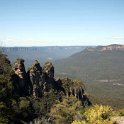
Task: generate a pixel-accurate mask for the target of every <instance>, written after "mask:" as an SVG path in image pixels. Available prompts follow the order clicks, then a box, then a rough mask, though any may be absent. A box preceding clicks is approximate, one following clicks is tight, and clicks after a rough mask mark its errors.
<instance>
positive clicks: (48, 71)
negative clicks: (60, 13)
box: [13, 59, 91, 106]
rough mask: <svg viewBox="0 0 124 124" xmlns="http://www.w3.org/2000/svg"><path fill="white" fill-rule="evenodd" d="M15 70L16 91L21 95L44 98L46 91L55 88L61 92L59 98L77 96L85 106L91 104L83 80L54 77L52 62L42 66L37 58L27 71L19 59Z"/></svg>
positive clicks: (58, 92) (15, 64)
mask: <svg viewBox="0 0 124 124" xmlns="http://www.w3.org/2000/svg"><path fill="white" fill-rule="evenodd" d="M13 70H14V73H15V74H14V75H13V82H14V83H13V84H14V89H15V90H14V92H15V93H16V94H18V95H19V96H24V95H32V96H34V97H35V98H42V97H43V96H44V94H45V93H46V92H49V91H51V90H54V91H55V92H56V93H57V94H60V95H58V99H62V97H63V95H66V96H68V97H70V96H75V97H76V98H77V99H79V100H81V102H82V105H83V106H87V105H90V104H91V103H90V101H89V99H88V98H87V96H86V95H85V94H84V86H83V84H82V82H81V81H79V80H71V79H69V78H65V79H58V80H56V79H55V78H54V66H53V64H52V63H51V62H46V63H45V64H44V65H43V68H42V67H41V66H40V63H39V62H38V61H37V60H35V62H34V63H33V64H32V65H31V66H30V67H29V69H28V72H27V73H26V71H25V66H24V60H23V59H17V60H16V62H15V63H14V66H13Z"/></svg>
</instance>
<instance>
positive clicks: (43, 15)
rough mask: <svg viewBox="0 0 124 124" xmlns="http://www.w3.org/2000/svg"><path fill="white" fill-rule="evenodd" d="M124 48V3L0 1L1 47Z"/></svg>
mask: <svg viewBox="0 0 124 124" xmlns="http://www.w3.org/2000/svg"><path fill="white" fill-rule="evenodd" d="M113 43H117V44H124V0H0V45H3V46H54V45H55V46H61V45H107V44H113Z"/></svg>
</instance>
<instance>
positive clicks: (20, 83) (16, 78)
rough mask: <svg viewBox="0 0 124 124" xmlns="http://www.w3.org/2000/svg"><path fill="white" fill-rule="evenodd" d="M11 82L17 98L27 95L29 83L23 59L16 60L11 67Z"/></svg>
mask: <svg viewBox="0 0 124 124" xmlns="http://www.w3.org/2000/svg"><path fill="white" fill-rule="evenodd" d="M13 71H14V73H15V74H13V75H12V81H13V86H14V91H13V92H14V93H15V94H18V95H19V96H25V95H28V94H29V81H28V76H27V73H26V71H25V65H24V60H23V59H17V60H16V62H15V63H14V65H13Z"/></svg>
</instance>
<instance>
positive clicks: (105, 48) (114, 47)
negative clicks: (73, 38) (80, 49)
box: [86, 44, 124, 51]
mask: <svg viewBox="0 0 124 124" xmlns="http://www.w3.org/2000/svg"><path fill="white" fill-rule="evenodd" d="M86 50H87V51H112V50H118V51H124V45H119V44H112V45H108V46H98V47H96V48H87V49H86Z"/></svg>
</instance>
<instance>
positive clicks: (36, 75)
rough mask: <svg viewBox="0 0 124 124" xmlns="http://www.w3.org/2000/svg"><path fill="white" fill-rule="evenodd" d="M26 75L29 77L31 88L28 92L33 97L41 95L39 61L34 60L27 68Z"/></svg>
mask: <svg viewBox="0 0 124 124" xmlns="http://www.w3.org/2000/svg"><path fill="white" fill-rule="evenodd" d="M28 76H29V77H30V82H31V90H30V94H33V96H34V97H36V98H38V97H41V96H42V93H41V90H42V87H41V85H42V83H43V82H42V67H41V66H40V63H39V62H38V61H37V60H35V62H34V63H33V64H32V65H31V67H30V68H29V70H28Z"/></svg>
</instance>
